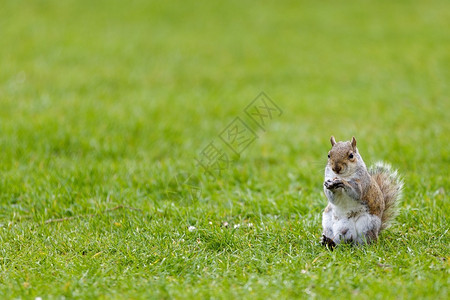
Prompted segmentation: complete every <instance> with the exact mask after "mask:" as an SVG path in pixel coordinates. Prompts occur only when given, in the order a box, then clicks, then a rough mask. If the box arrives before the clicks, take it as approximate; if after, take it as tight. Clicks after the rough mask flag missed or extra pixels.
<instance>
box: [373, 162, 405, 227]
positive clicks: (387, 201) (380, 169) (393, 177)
mask: <svg viewBox="0 0 450 300" xmlns="http://www.w3.org/2000/svg"><path fill="white" fill-rule="evenodd" d="M369 174H370V175H371V176H372V178H373V180H374V181H375V182H376V183H377V185H378V186H379V189H380V191H381V193H382V195H383V198H384V211H383V215H382V217H381V229H382V230H383V229H386V228H388V227H389V226H390V225H391V223H392V221H393V220H394V218H395V217H396V215H397V213H398V210H397V205H398V202H399V200H400V198H401V195H402V190H403V182H402V180H401V179H400V178H399V177H398V175H397V172H396V171H393V170H391V168H390V167H389V166H388V165H385V164H382V163H378V164H375V165H374V166H372V167H371V168H370V169H369Z"/></svg>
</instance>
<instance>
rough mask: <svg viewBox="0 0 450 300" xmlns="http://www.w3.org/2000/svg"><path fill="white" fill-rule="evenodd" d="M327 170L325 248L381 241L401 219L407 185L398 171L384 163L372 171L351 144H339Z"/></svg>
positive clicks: (329, 158) (354, 140)
mask: <svg viewBox="0 0 450 300" xmlns="http://www.w3.org/2000/svg"><path fill="white" fill-rule="evenodd" d="M330 141H331V146H332V148H331V150H330V152H328V163H327V166H326V168H325V182H324V183H323V190H324V192H325V195H326V196H327V198H328V206H327V207H326V208H325V210H324V212H323V215H322V226H323V236H322V244H323V245H327V246H329V247H330V248H333V247H335V246H336V245H338V244H340V243H352V244H365V243H371V242H373V241H376V240H377V239H378V235H379V233H380V231H381V230H383V229H385V228H387V227H389V225H390V223H391V222H392V220H393V219H394V218H395V216H396V215H397V204H398V201H399V199H400V198H401V194H402V188H403V182H402V180H401V179H400V178H399V176H398V175H397V171H394V170H392V169H391V168H390V166H389V165H387V164H384V163H376V164H375V165H374V166H372V167H371V168H370V169H369V170H368V169H367V168H366V165H365V163H364V161H363V159H362V157H361V155H360V154H359V151H358V149H357V148H356V139H355V137H353V138H352V140H351V142H349V141H347V142H336V140H335V138H334V137H333V136H332V137H331V139H330Z"/></svg>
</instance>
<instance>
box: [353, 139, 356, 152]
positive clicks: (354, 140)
mask: <svg viewBox="0 0 450 300" xmlns="http://www.w3.org/2000/svg"><path fill="white" fill-rule="evenodd" d="M352 148H353V150H354V151H356V139H355V137H353V138H352Z"/></svg>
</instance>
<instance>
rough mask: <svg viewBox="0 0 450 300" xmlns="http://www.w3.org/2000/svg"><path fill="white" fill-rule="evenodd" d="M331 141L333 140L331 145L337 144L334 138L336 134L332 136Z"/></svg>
mask: <svg viewBox="0 0 450 300" xmlns="http://www.w3.org/2000/svg"><path fill="white" fill-rule="evenodd" d="M330 142H331V146H334V144H336V140H335V139H334V136H331V138H330Z"/></svg>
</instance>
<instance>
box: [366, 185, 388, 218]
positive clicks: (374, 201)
mask: <svg viewBox="0 0 450 300" xmlns="http://www.w3.org/2000/svg"><path fill="white" fill-rule="evenodd" d="M362 201H363V202H364V203H367V206H368V207H369V212H370V214H372V215H376V216H378V217H380V218H382V215H383V211H384V201H383V194H382V193H381V190H380V188H379V187H378V184H377V182H376V181H375V180H374V179H373V178H371V179H370V187H369V189H368V190H367V192H366V193H365V194H364V195H363V199H362Z"/></svg>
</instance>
